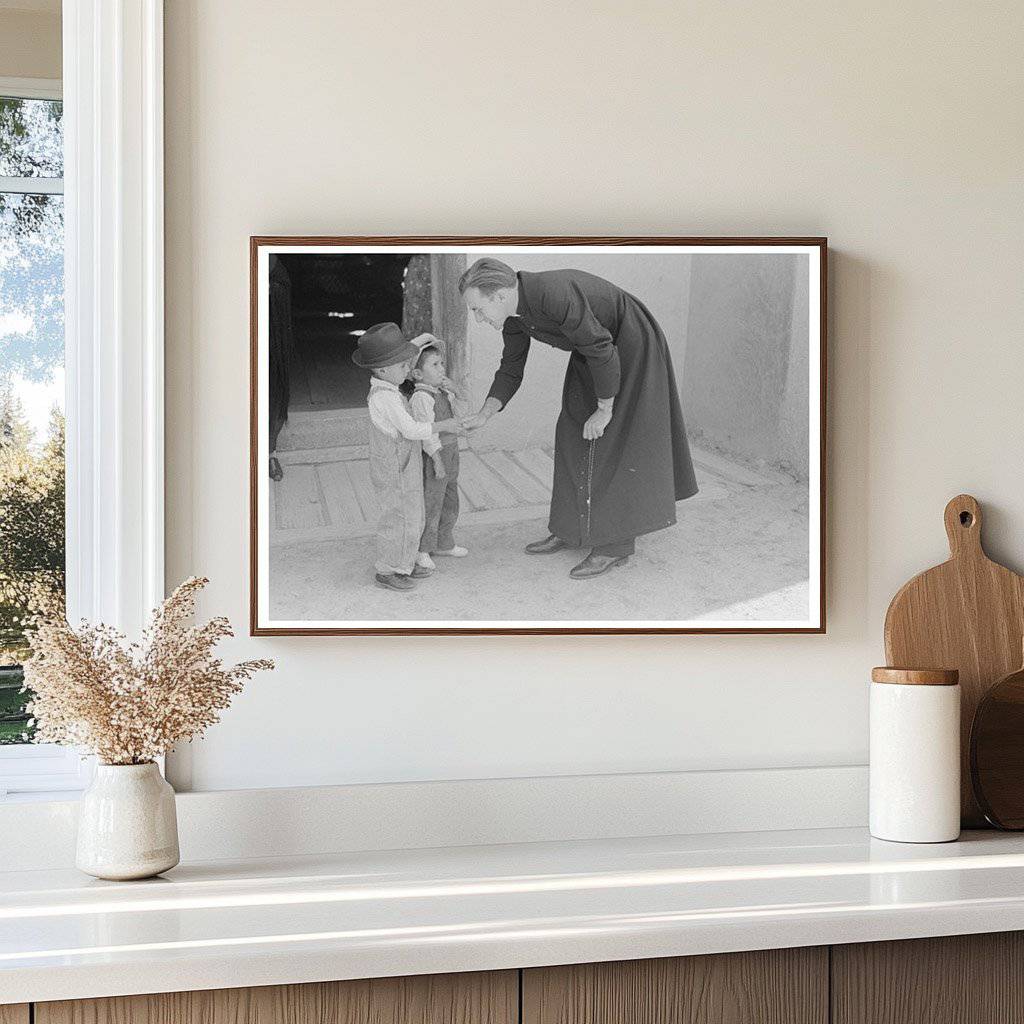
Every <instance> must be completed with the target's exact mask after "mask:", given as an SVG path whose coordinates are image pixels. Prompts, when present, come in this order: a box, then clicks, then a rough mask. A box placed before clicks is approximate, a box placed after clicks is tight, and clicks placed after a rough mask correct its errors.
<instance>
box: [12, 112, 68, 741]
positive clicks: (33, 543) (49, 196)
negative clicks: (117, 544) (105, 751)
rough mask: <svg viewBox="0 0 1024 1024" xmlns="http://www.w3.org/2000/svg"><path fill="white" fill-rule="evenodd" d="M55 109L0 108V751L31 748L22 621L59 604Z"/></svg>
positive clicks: (59, 284) (60, 216)
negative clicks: (50, 603) (52, 602)
mask: <svg viewBox="0 0 1024 1024" xmlns="http://www.w3.org/2000/svg"><path fill="white" fill-rule="evenodd" d="M61 172H62V155H61V105H60V103H57V102H54V101H49V100H20V99H5V98H2V97H0V744H12V743H24V742H26V741H30V740H31V738H32V726H31V723H30V720H29V718H28V715H27V714H26V712H25V702H26V701H27V700H28V699H29V697H30V695H29V694H26V693H23V692H22V674H21V669H20V667H19V663H20V662H21V661H22V660H23V659H24V658H25V657H26V655H27V654H28V653H29V651H30V649H31V631H30V629H29V628H27V626H28V622H27V620H28V619H29V617H30V616H31V614H32V611H33V610H34V609H35V608H37V607H38V606H39V603H40V600H41V599H44V598H45V597H47V596H54V595H57V596H63V592H64V416H63V406H64V197H63V196H62V195H61V194H60V191H61V184H60V182H59V181H56V182H54V181H48V182H45V188H44V181H43V180H42V179H46V178H51V179H53V178H58V179H59V177H60V175H61Z"/></svg>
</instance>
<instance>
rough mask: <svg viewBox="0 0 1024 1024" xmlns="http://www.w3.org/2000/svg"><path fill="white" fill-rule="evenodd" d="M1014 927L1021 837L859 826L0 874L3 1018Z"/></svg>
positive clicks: (1020, 899) (1022, 915)
mask: <svg viewBox="0 0 1024 1024" xmlns="http://www.w3.org/2000/svg"><path fill="white" fill-rule="evenodd" d="M1015 929H1024V836H1017V835H1014V834H1007V833H994V832H974V833H965V834H964V837H963V838H962V839H961V841H960V842H957V843H948V844H941V845H930V846H906V845H900V844H893V843H883V842H879V841H877V840H872V839H870V838H869V837H868V836H867V834H866V833H865V832H864V831H863V830H861V829H825V830H818V831H792V832H761V833H741V834H732V835H708V836H673V837H664V838H645V839H605V840H594V841H586V842H582V841H581V842H564V843H562V842H548V843H525V844H518V845H504V846H475V847H470V846H465V847H455V848H446V849H433V850H401V851H384V852H374V853H342V854H337V855H334V856H316V857H286V858H264V859H259V860H233V861H226V860H225V861H208V862H205V863H192V864H182V865H179V866H178V867H176V868H174V869H173V870H172V871H170V872H168V873H167V874H166V875H165V876H163V877H161V878H158V879H153V880H149V881H144V882H129V883H115V882H102V881H98V880H95V879H90V878H88V877H87V876H85V875H82V874H79V873H78V872H77V871H73V870H48V871H20V872H6V873H4V872H0V1003H17V1002H29V1001H34V1000H46V999H65V998H87V997H92V996H103V995H126V994H133V993H141V992H162V991H177V990H185V989H204V988H229V987H237V986H249V985H274V984H285V983H297V982H310V981H327V980H342V979H348V978H364V977H374V976H378V977H379V976H385V975H402V974H427V973H443V972H449V971H468V970H494V969H501V968H515V967H530V966H541V965H550V964H562V963H585V962H590V961H600V960H619V959H632V958H641V957H659V956H680V955H686V954H694V953H713V952H726V951H733V950H744V949H764V948H772V947H785V946H807V945H820V944H829V943H839V942H862V941H873V940H880V939H897V938H916V937H922V936H929V935H953V934H965V933H970V932H994V931H1007V930H1015Z"/></svg>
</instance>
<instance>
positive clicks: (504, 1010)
mask: <svg viewBox="0 0 1024 1024" xmlns="http://www.w3.org/2000/svg"><path fill="white" fill-rule="evenodd" d="M518 1007H519V986H518V977H517V973H516V972H515V971H494V972H489V973H475V974H437V975H425V976H423V977H413V978H375V979H372V980H369V981H335V982H324V983H322V984H312V985H273V986H267V987H264V988H236V989H231V988H229V989H216V990H213V991H208V992H171V993H165V994H157V995H146V996H118V997H115V998H111V999H81V1000H78V999H76V1000H65V1001H61V1002H52V1003H36V1013H35V1022H36V1024H516V1021H517V1019H518V1015H519V1014H518ZM19 1024H20V1022H19Z"/></svg>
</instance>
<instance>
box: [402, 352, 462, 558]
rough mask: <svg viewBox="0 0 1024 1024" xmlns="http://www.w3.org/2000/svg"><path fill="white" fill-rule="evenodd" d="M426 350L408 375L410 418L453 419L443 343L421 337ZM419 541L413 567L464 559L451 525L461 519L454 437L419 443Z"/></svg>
mask: <svg viewBox="0 0 1024 1024" xmlns="http://www.w3.org/2000/svg"><path fill="white" fill-rule="evenodd" d="M417 340H418V341H425V342H426V344H425V345H423V347H422V348H421V349H420V355H419V358H418V359H417V360H416V366H415V367H414V368H413V371H412V379H413V380H414V381H415V382H416V385H415V388H414V390H413V393H412V398H410V399H409V408H410V409H411V411H412V414H413V416H414V417H415V418H416V419H417V420H420V421H421V422H423V423H433V422H434V420H447V419H451V418H452V417H453V416H454V415H455V399H456V395H455V389H454V385H453V384H452V382H451V380H449V378H448V375H447V371H446V369H445V364H444V354H443V352H442V349H441V343H440V342H439V341H438V340H437V339H436V338H434V337H433V336H432V335H429V334H427V335H422V336H421V337H420V338H419V339H417ZM423 506H424V508H423V511H424V520H425V521H424V526H423V536H422V537H420V551H419V554H418V555H417V556H416V564H417V565H418V566H422V567H423V568H424V569H433V568H435V566H434V560H433V559H432V558H431V557H430V556H431V555H432V554H433V555H445V556H447V557H450V558H464V557H465V556H466V555H468V554H469V552H468V551H467V550H466V548H464V547H460V546H459V545H458V544H456V543H455V534H454V532H453V531H454V529H455V523H456V522H457V520H458V518H459V439H458V437H457V436H456V435H455V434H448V433H444V434H440V435H439V436H437V437H431V438H429V439H427V440H426V441H424V442H423Z"/></svg>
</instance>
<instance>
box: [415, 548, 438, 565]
mask: <svg viewBox="0 0 1024 1024" xmlns="http://www.w3.org/2000/svg"><path fill="white" fill-rule="evenodd" d="M416 564H417V565H422V566H423V568H424V569H436V568H437V566H436V565H434V560H433V559H432V558H431V557H430V555H428V554H427V553H426V551H421V552H420V553H419V554H418V555H417V556H416Z"/></svg>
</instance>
